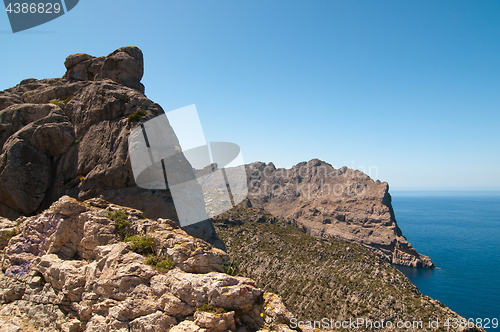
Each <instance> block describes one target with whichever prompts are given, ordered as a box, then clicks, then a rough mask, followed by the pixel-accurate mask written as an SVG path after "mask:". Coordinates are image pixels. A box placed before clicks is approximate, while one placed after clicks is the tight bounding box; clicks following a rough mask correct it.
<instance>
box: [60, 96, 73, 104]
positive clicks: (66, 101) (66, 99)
mask: <svg viewBox="0 0 500 332" xmlns="http://www.w3.org/2000/svg"><path fill="white" fill-rule="evenodd" d="M71 98H73V96H67V97H65V98H63V100H62V101H63V102H64V103H65V104H67V103H69V102H70V100H71Z"/></svg>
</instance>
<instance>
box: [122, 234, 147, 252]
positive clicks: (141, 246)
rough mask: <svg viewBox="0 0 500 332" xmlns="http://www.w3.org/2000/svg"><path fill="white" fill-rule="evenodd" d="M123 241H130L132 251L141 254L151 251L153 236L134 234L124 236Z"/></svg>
mask: <svg viewBox="0 0 500 332" xmlns="http://www.w3.org/2000/svg"><path fill="white" fill-rule="evenodd" d="M125 241H126V242H132V244H131V245H130V249H132V251H133V252H136V253H138V254H141V255H146V254H152V253H153V246H154V240H153V238H150V237H143V236H137V235H135V236H130V237H127V238H125Z"/></svg>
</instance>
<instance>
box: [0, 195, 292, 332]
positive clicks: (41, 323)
mask: <svg viewBox="0 0 500 332" xmlns="http://www.w3.org/2000/svg"><path fill="white" fill-rule="evenodd" d="M17 223H18V225H17V226H16V227H17V233H18V234H17V235H15V236H13V237H11V238H10V241H9V243H8V245H7V246H6V247H5V248H3V247H1V249H3V254H2V273H1V275H0V286H1V287H0V330H2V331H21V330H20V329H21V328H22V329H23V331H34V330H36V331H71V332H77V331H89V332H90V331H92V332H96V331H127V332H128V331H134V332H135V331H137V332H139V331H151V332H153V331H154V332H161V331H165V332H166V331H172V332H176V331H200V332H203V331H206V332H218V331H227V330H233V331H236V330H238V331H248V330H258V329H260V328H262V327H266V326H267V327H268V328H269V327H271V325H272V326H273V328H276V329H278V330H282V331H291V330H290V329H288V328H287V326H286V323H287V322H288V321H287V320H289V319H290V318H291V317H292V316H291V314H290V312H288V310H286V307H285V306H284V305H283V304H282V303H281V300H280V299H279V297H277V296H276V295H273V294H264V292H263V291H262V290H261V289H259V288H258V287H257V285H256V284H255V282H254V281H253V280H251V279H248V278H244V277H239V276H231V275H228V274H226V273H224V271H225V267H226V264H227V263H228V255H227V254H226V253H225V252H224V251H222V250H219V249H216V248H214V247H212V246H211V245H210V244H208V243H206V242H205V241H203V240H201V239H197V238H194V237H192V236H190V235H188V234H187V233H185V232H184V231H183V230H180V229H179V228H178V227H177V225H176V223H175V222H173V221H172V220H168V219H162V218H158V219H157V220H152V219H146V218H144V216H143V213H142V211H139V210H136V209H131V208H126V207H122V206H118V205H115V204H110V203H108V202H106V201H104V200H102V199H90V200H87V201H85V202H79V201H77V200H75V199H73V198H70V197H69V196H63V197H61V198H60V199H59V200H58V201H56V202H55V203H53V204H52V206H50V208H49V209H47V210H46V211H43V212H42V213H40V214H38V215H34V216H31V217H21V218H19V219H18V220H17ZM124 236H126V237H125V238H124ZM124 240H125V242H124ZM139 253H140V254H139ZM266 322H268V323H266Z"/></svg>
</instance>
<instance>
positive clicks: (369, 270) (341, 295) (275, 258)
mask: <svg viewBox="0 0 500 332" xmlns="http://www.w3.org/2000/svg"><path fill="white" fill-rule="evenodd" d="M250 205H251V204H249V203H248V202H246V204H241V205H239V206H238V207H237V208H235V209H233V210H230V211H228V212H225V213H224V214H223V215H221V216H218V217H217V218H215V219H214V225H215V227H216V229H217V231H218V233H219V236H220V237H221V239H223V240H224V241H225V243H226V245H227V248H228V253H229V254H230V256H231V257H233V259H234V264H235V265H237V266H238V270H237V271H235V274H238V275H241V276H245V277H249V278H252V279H254V280H255V281H256V282H257V284H259V285H262V287H263V289H264V290H266V291H269V292H274V293H277V294H279V295H280V296H282V297H283V300H284V302H285V303H286V305H287V306H288V307H289V308H290V310H291V311H292V312H293V313H294V314H296V317H297V319H300V320H302V321H304V322H305V321H314V320H321V319H322V318H325V317H326V318H331V319H333V320H335V321H345V320H349V319H357V318H364V319H370V320H372V321H381V320H384V321H391V322H393V323H394V324H396V322H398V321H402V322H406V321H410V322H414V321H415V322H418V321H422V322H424V325H425V323H428V321H429V319H436V318H438V319H439V321H440V322H442V324H441V325H440V328H439V329H434V328H425V326H424V328H423V329H424V330H430V331H445V330H447V329H446V328H444V326H443V324H444V322H445V321H446V319H450V320H452V319H453V318H457V319H461V317H460V316H459V315H458V314H457V313H455V312H453V311H451V310H450V309H449V308H447V307H446V306H445V305H443V304H442V303H440V302H439V301H435V300H433V299H431V298H430V297H428V296H425V295H422V294H421V293H420V292H419V291H418V289H417V287H416V286H415V285H413V284H412V283H411V282H410V281H409V280H408V279H407V278H406V277H405V276H404V275H403V274H402V273H401V272H400V271H398V270H397V269H396V268H394V267H393V266H392V265H391V264H389V263H388V262H387V261H386V260H384V259H381V258H380V257H378V256H377V255H375V254H373V253H372V252H371V251H370V250H367V248H365V247H364V246H361V245H359V244H357V243H352V242H346V241H345V240H343V239H339V238H334V237H330V236H326V237H322V238H317V237H313V236H311V235H308V234H307V233H305V232H304V230H302V229H301V228H299V227H297V226H298V225H297V223H296V222H294V221H290V220H286V219H283V218H279V217H275V216H272V215H270V214H269V213H267V212H266V211H265V210H263V209H260V208H254V207H251V206H250ZM336 330H338V329H336ZM340 330H342V329H340ZM346 330H352V331H360V330H370V329H366V328H361V329H359V328H355V329H346ZM388 330H391V329H388ZM393 330H396V331H397V330H400V329H397V328H396V329H393ZM408 330H409V331H420V330H422V329H421V328H410V329H408ZM471 330H474V329H471Z"/></svg>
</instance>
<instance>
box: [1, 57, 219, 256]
mask: <svg viewBox="0 0 500 332" xmlns="http://www.w3.org/2000/svg"><path fill="white" fill-rule="evenodd" d="M64 65H65V66H66V68H67V72H66V73H65V75H64V76H63V77H62V78H53V79H43V80H36V79H26V80H24V81H22V82H21V83H20V84H18V85H17V86H15V87H13V88H10V89H7V90H5V91H2V92H0V147H1V152H0V216H3V217H7V218H9V219H11V220H15V219H16V218H18V217H19V216H29V215H33V214H36V213H39V212H41V211H43V210H44V209H46V208H48V207H49V206H50V205H51V204H52V203H53V202H54V201H56V200H57V199H59V198H60V197H61V196H63V195H69V196H71V197H74V198H77V199H79V200H85V199H89V198H93V197H101V198H103V199H106V200H108V201H110V202H113V203H116V204H122V205H126V206H130V207H133V208H137V209H140V210H141V211H144V214H145V216H147V217H150V218H159V217H162V218H170V219H174V220H175V219H176V218H177V216H176V213H175V208H174V205H173V201H172V197H171V195H170V192H169V191H168V190H155V191H152V190H146V189H141V188H139V187H137V186H136V185H135V181H134V177H133V174H132V168H131V164H130V158H129V156H128V136H129V134H130V132H131V131H132V130H133V129H134V128H135V127H137V126H138V125H139V124H140V123H143V122H145V121H147V120H149V119H151V118H153V117H155V116H157V115H160V114H163V113H164V111H163V109H162V108H161V107H160V105H158V104H156V103H154V102H153V101H151V100H149V99H148V98H146V96H145V95H144V86H143V85H142V83H140V80H141V78H142V75H143V67H144V64H143V56H142V52H141V50H139V49H138V48H137V47H123V48H120V49H118V50H116V51H114V52H112V53H111V54H109V55H108V56H106V57H93V56H90V55H88V54H83V53H78V54H73V55H70V56H68V57H67V58H66V61H65V62H64ZM170 129H171V128H170ZM167 134H169V135H174V133H173V131H172V132H171V133H167ZM174 137H175V136H174ZM183 162H184V164H185V167H190V165H189V163H188V162H187V161H186V160H183ZM185 230H186V231H187V232H189V233H190V234H192V235H193V236H196V237H200V238H203V239H205V240H207V241H209V242H211V243H213V244H214V245H216V246H218V247H220V248H223V243H222V242H220V240H218V239H217V237H216V233H215V231H214V229H213V226H212V225H211V224H210V223H207V222H205V223H198V224H196V225H193V226H190V227H187V228H185Z"/></svg>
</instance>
